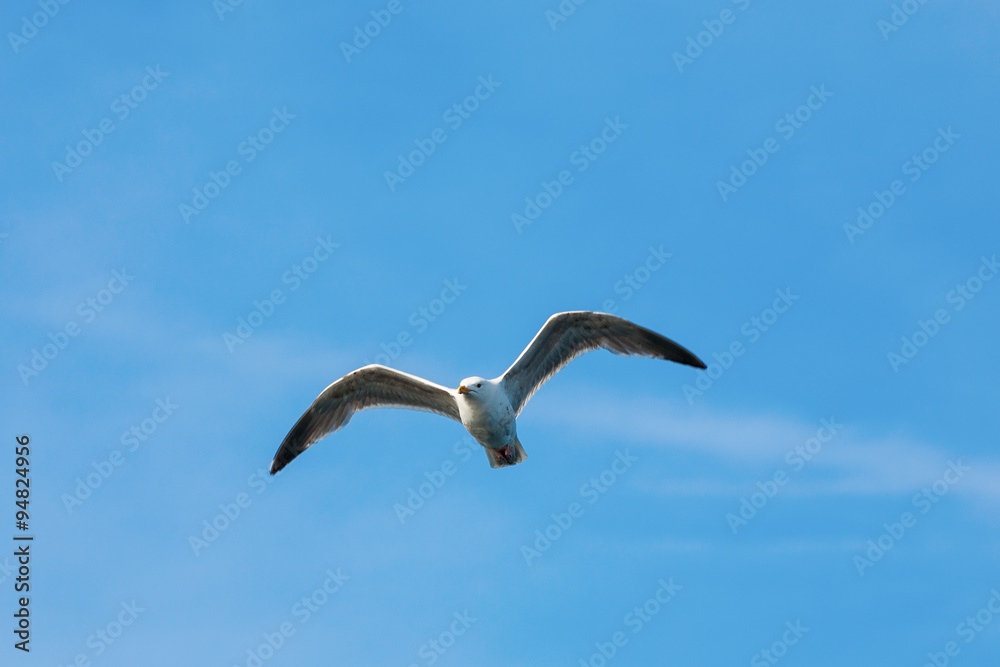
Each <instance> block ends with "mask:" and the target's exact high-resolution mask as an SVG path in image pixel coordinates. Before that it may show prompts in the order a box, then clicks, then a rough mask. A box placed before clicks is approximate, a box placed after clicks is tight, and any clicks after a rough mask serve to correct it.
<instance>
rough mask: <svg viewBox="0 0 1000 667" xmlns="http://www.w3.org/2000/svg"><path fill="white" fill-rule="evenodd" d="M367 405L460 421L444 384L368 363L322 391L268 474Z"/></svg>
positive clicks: (295, 428) (452, 398)
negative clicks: (424, 412)
mask: <svg viewBox="0 0 1000 667" xmlns="http://www.w3.org/2000/svg"><path fill="white" fill-rule="evenodd" d="M368 408H410V409H413V410H425V411H427V412H435V413H437V414H439V415H444V416H445V417H451V418H452V419H454V420H455V421H461V420H462V419H461V417H460V416H459V414H458V403H457V402H456V401H455V397H454V396H453V395H452V392H451V391H450V390H449V389H448V388H447V387H442V386H441V385H439V384H435V383H433V382H428V381H427V380H425V379H423V378H419V377H417V376H416V375H410V374H409V373H403V372H401V371H397V370H393V369H391V368H388V367H386V366H380V365H378V364H372V365H370V366H365V367H363V368H359V369H358V370H356V371H354V372H352V373H348V374H347V375H345V376H344V377H342V378H340V379H339V380H337V381H336V382H334V383H333V384H331V385H330V386H329V387H327V388H326V389H324V390H323V393H322V394H320V395H319V396H318V397H317V398H316V400H315V401H313V404H312V405H310V406H309V409H308V410H306V411H305V414H303V415H302V416H301V417H299V421H297V422H295V426H293V427H292V430H291V431H289V432H288V435H286V436H285V439H284V441H283V442H282V443H281V446H280V447H278V451H277V453H276V454H275V455H274V461H272V462H271V474H272V475H273V474H274V473H276V472H278V471H279V470H281V469H282V468H284V467H285V466H286V465H288V464H289V463H290V462H291V460H292V459H294V458H295V457H296V456H298V455H299V454H301V453H302V452H304V451H305V450H306V449H308V448H309V446H310V445H312V444H313V443H314V442H316V441H317V440H319V439H320V438H322V437H323V436H325V435H326V434H327V433H330V432H331V431H336V430H338V429H339V428H341V427H342V426H344V425H345V424H346V423H347V422H349V421H350V420H351V417H352V416H353V415H354V413H355V412H360V411H361V410H367V409H368Z"/></svg>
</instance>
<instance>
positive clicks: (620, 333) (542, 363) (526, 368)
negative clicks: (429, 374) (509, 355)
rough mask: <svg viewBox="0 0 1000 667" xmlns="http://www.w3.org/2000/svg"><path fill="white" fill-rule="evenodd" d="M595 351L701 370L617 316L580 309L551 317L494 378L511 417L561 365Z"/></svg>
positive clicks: (670, 344) (697, 362)
mask: <svg viewBox="0 0 1000 667" xmlns="http://www.w3.org/2000/svg"><path fill="white" fill-rule="evenodd" d="M598 348H604V349H605V350H610V351H611V352H614V353H615V354H625V355H638V356H643V357H655V358H657V359H666V360H667V361H676V362H677V363H680V364H687V365H688V366H694V367H695V368H705V364H704V363H702V361H701V359H699V358H698V357H696V356H694V355H693V354H692V353H691V352H689V351H687V350H686V349H684V348H683V347H681V346H680V345H678V344H677V343H675V342H674V341H672V340H670V339H669V338H665V337H663V336H661V335H660V334H658V333H656V332H655V331H650V330H649V329H644V328H643V327H640V326H639V325H637V324H632V323H631V322H629V321H628V320H623V319H622V318H620V317H615V316H614V315H608V314H607V313H592V312H589V311H585V310H578V311H571V312H568V313H556V314H555V315H553V316H552V317H550V318H549V320H548V321H547V322H546V323H545V326H543V327H542V328H541V330H540V331H539V332H538V333H537V334H535V337H534V338H533V339H532V340H531V342H530V343H528V347H526V348H524V352H522V353H521V356H519V357H518V358H517V361H515V362H514V365H512V366H511V367H510V368H508V369H507V371H506V372H505V373H504V374H503V375H502V376H501V378H500V379H501V381H502V382H503V387H504V389H505V390H506V391H507V396H508V398H510V404H511V407H513V408H514V413H515V414H519V413H520V412H521V410H522V409H523V408H524V404H525V403H527V402H528V399H529V398H531V395H532V394H534V393H535V392H536V391H537V390H538V388H539V387H541V386H542V385H543V384H545V381H546V380H548V379H549V378H550V377H552V376H553V375H555V374H556V373H558V372H559V370H560V369H561V368H562V367H563V366H565V365H566V364H568V363H569V362H571V361H573V360H574V359H576V358H577V357H579V356H580V355H581V354H583V353H584V352H590V351H591V350H596V349H598Z"/></svg>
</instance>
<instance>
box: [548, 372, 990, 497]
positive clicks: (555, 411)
mask: <svg viewBox="0 0 1000 667" xmlns="http://www.w3.org/2000/svg"><path fill="white" fill-rule="evenodd" d="M536 400H538V402H539V403H544V405H538V406H537V407H538V408H540V409H538V410H537V411H536V412H535V413H534V414H533V415H532V419H539V420H542V421H547V422H550V423H553V424H557V425H558V426H559V427H560V428H561V429H566V430H568V431H570V432H572V433H573V434H574V436H575V437H577V438H580V439H586V438H593V437H601V438H612V439H614V440H615V441H616V442H621V441H623V440H625V441H628V442H630V443H635V444H636V445H642V446H653V447H666V448H672V449H677V450H684V451H685V452H692V451H693V452H698V453H699V454H701V455H703V456H705V457H709V458H712V459H715V460H716V461H715V463H714V464H713V466H712V468H711V469H712V470H713V472H711V473H710V474H709V475H708V476H706V475H705V473H704V471H703V469H700V470H699V476H697V477H694V478H691V477H681V476H673V477H671V478H668V479H663V480H657V481H654V482H650V481H649V480H645V481H641V480H640V481H637V482H636V483H637V485H638V486H639V487H640V488H641V489H642V490H644V491H647V492H649V493H652V494H657V495H675V496H688V495H691V496H725V495H739V494H742V493H745V492H746V491H747V490H748V488H749V487H752V486H754V485H755V484H756V483H757V482H758V481H763V480H765V479H770V478H771V476H772V475H773V473H774V472H776V471H778V470H784V471H786V472H787V473H788V474H789V478H790V481H789V483H788V486H787V487H786V488H785V489H784V490H783V491H782V494H789V495H800V496H825V495H854V496H860V495H907V494H912V493H916V492H918V491H919V490H920V489H922V488H923V487H925V486H927V485H929V484H931V483H933V482H934V481H935V480H937V479H940V478H941V476H942V475H943V474H944V472H945V470H947V469H948V462H949V461H956V460H958V459H961V461H962V463H963V464H964V465H967V466H970V467H971V470H970V471H968V472H967V473H965V474H964V476H963V478H962V480H961V481H960V482H959V483H957V484H956V485H955V487H954V492H955V493H958V494H963V495H966V496H970V497H974V498H975V499H977V500H978V501H981V502H984V503H987V504H989V505H995V504H996V502H997V501H1000V460H997V459H992V458H983V457H981V456H969V455H967V454H966V453H964V452H962V451H960V450H958V449H955V448H951V447H943V446H937V445H930V444H927V443H924V442H920V441H918V440H917V439H915V438H912V437H909V436H907V435H902V434H892V433H888V434H885V433H883V434H872V433H870V432H866V431H864V430H863V428H862V427H859V426H853V425H851V424H849V423H846V421H845V420H843V419H841V418H840V417H839V416H837V415H833V414H818V415H816V422H815V423H812V424H810V423H807V422H805V421H803V420H801V419H796V418H793V417H788V416H784V415H774V414H771V415H750V414H745V413H739V412H734V411H725V410H713V409H709V408H699V409H697V410H692V409H691V408H690V407H688V406H686V405H681V403H680V402H679V401H670V400H655V399H650V398H648V397H628V398H623V397H621V396H619V397H617V398H614V397H609V396H607V394H606V392H605V391H598V390H597V389H590V388H586V387H577V388H575V389H573V388H563V389H562V390H561V391H560V392H558V393H557V394H555V395H552V396H549V395H545V396H544V398H541V397H539V399H536ZM824 418H825V419H827V420H830V419H834V420H835V421H840V422H842V423H844V424H845V426H844V428H843V429H842V430H840V431H839V432H838V433H837V434H836V436H835V437H834V438H833V439H832V440H830V441H829V442H827V443H826V444H822V448H821V449H820V450H819V451H818V452H817V453H816V454H815V456H813V457H812V458H811V459H810V460H808V461H805V462H804V463H803V465H802V466H801V469H800V470H798V469H795V468H793V466H791V465H790V464H789V462H788V461H787V460H786V457H787V456H788V455H789V453H790V452H794V451H795V449H796V448H797V447H802V446H804V445H805V444H806V443H807V441H809V439H810V438H814V437H815V436H816V435H817V430H818V429H819V428H820V426H821V421H820V420H821V419H824ZM720 462H721V463H722V465H719V463H720ZM734 467H738V468H739V473H736V474H734Z"/></svg>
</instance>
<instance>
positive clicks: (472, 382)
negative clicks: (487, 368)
mask: <svg viewBox="0 0 1000 667" xmlns="http://www.w3.org/2000/svg"><path fill="white" fill-rule="evenodd" d="M490 388H491V385H490V383H489V382H488V381H486V380H484V379H483V378H481V377H476V376H472V377H470V378H465V379H464V380H462V383H461V384H460V385H458V393H459V394H461V395H463V396H467V397H469V398H478V397H479V395H481V394H483V393H485V392H488V391H489V390H490Z"/></svg>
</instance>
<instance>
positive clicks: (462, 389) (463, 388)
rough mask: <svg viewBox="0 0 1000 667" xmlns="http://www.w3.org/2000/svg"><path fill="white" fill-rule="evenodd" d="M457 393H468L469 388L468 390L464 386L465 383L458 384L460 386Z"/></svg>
mask: <svg viewBox="0 0 1000 667" xmlns="http://www.w3.org/2000/svg"><path fill="white" fill-rule="evenodd" d="M458 393H460V394H468V393H469V390H468V389H467V388H466V387H465V385H464V384H463V385H462V386H460V387H459V388H458Z"/></svg>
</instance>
